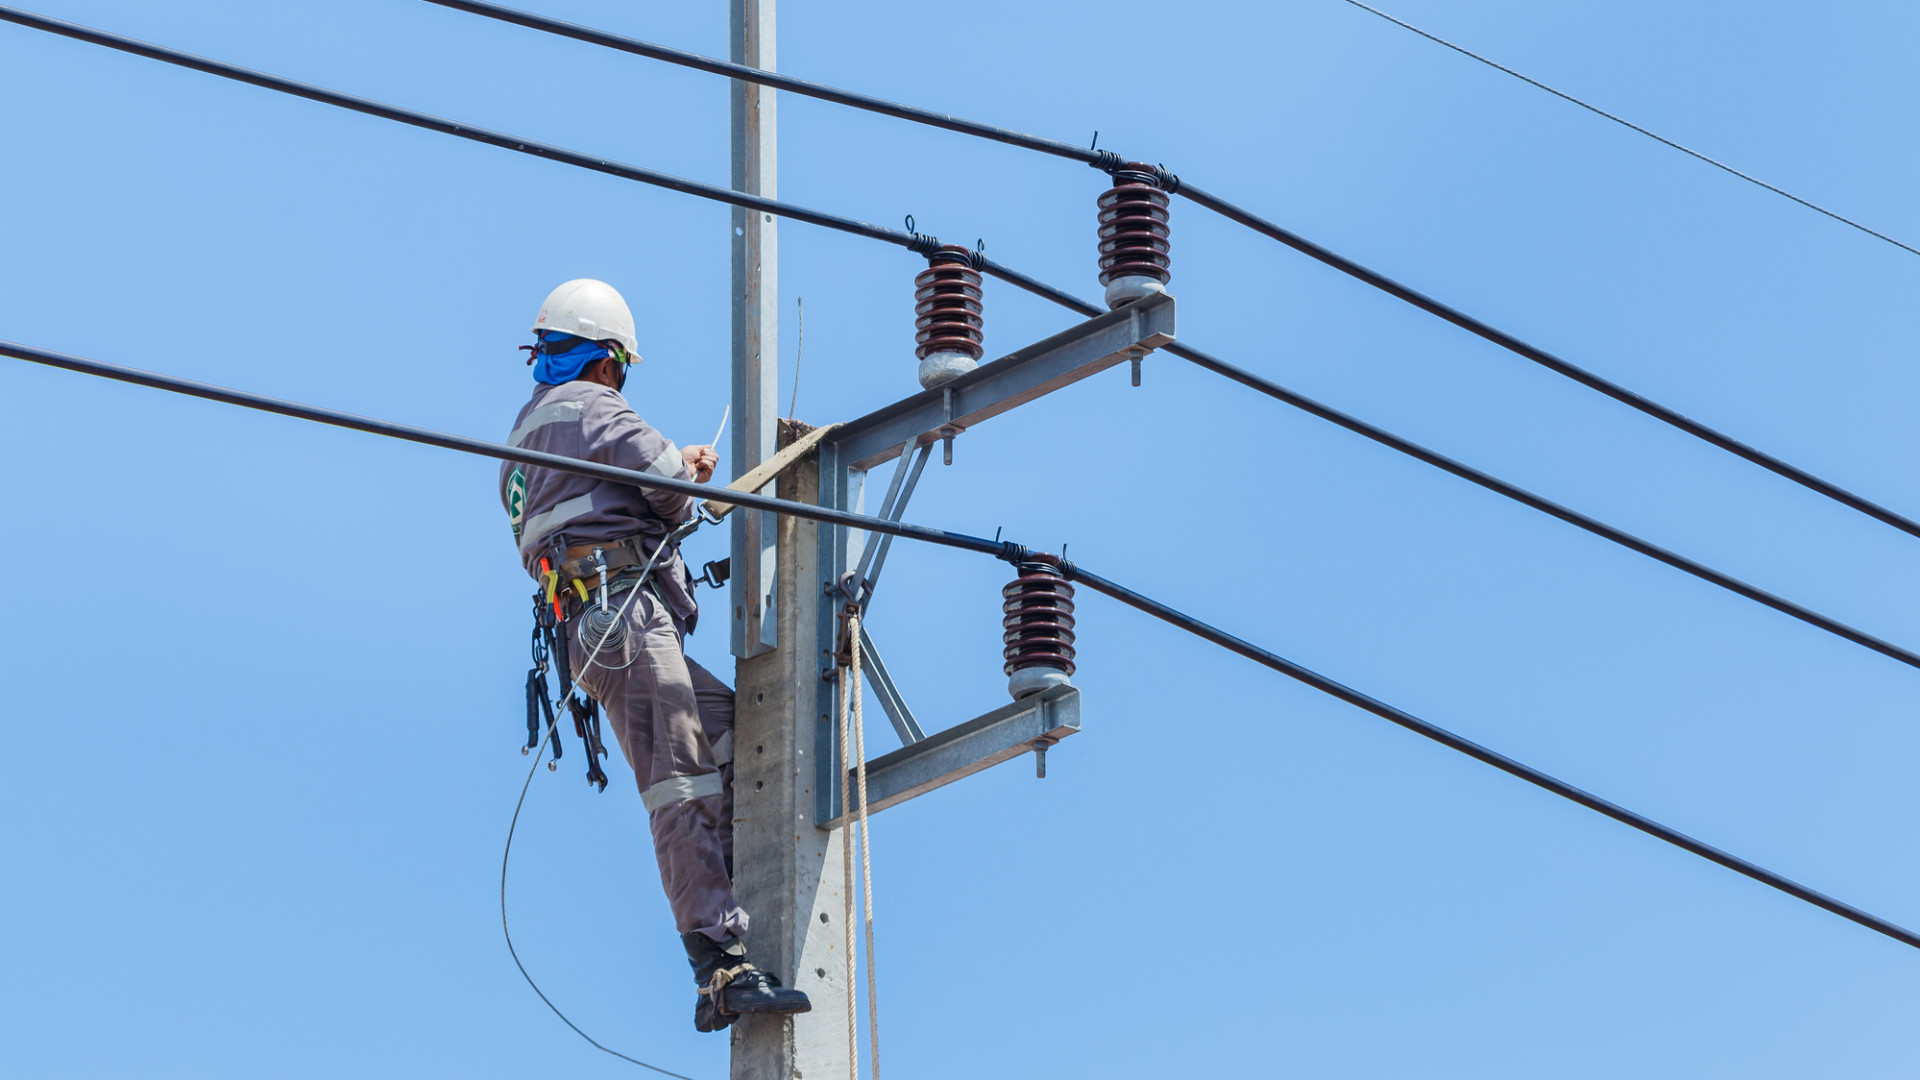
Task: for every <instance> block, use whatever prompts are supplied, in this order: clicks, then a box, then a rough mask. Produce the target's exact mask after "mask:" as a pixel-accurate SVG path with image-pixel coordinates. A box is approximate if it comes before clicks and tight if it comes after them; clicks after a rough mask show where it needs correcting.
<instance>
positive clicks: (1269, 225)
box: [426, 0, 1920, 537]
mask: <svg viewBox="0 0 1920 1080" xmlns="http://www.w3.org/2000/svg"><path fill="white" fill-rule="evenodd" d="M426 2H427V3H430V4H438V5H439V6H441V7H449V8H456V9H458V10H460V11H466V12H470V13H472V14H475V15H482V16H485V17H487V18H491V19H498V20H500V21H502V22H509V23H514V24H516V25H519V26H524V27H528V28H530V29H534V30H541V31H545V32H547V33H551V34H557V35H560V36H562V37H568V38H573V39H575V40H578V41H583V42H587V43H589V44H593V45H599V46H603V47H605V48H609V49H616V50H619V51H621V52H628V53H632V54H634V55H636V56H644V57H647V58H649V59H654V60H661V61H665V62H667V63H670V64H678V65H680V66H682V67H690V68H695V69H697V70H700V71H707V72H712V73H714V74H718V75H726V76H728V77H729V78H735V79H740V80H743V81H745V82H751V83H755V84H757V85H760V86H767V87H772V88H774V89H777V90H786V91H788V92H791V93H795V94H803V95H805V96H808V97H814V98H819V99H821V100H823V101H831V102H834V103H836V104H840V105H846V106H850V107H852V108H856V109H863V110H865V111H868V112H875V113H881V114H884V115H887V116H892V117H897V118H899V119H902V120H908V121H912V122H914V123H917V124H925V125H928V126H931V127H937V128H944V129H946V130H948V131H956V132H959V133H961V134H964V135H972V136H975V137H977V138H982V139H990V140H993V141H995V142H1000V143H1006V144H1008V145H1012V146H1018V147H1022V148H1024V149H1028V150H1034V151H1038V152H1040V153H1044V154H1051V155H1053V156H1055V157H1063V158H1068V159H1070V160H1073V161H1080V162H1084V163H1086V164H1088V165H1091V166H1093V167H1094V168H1097V169H1102V170H1104V171H1107V172H1113V171H1115V170H1117V169H1120V168H1122V167H1123V166H1124V163H1125V162H1126V161H1127V160H1128V159H1127V158H1125V157H1124V156H1122V155H1120V154H1116V153H1113V152H1111V151H1106V150H1095V149H1092V148H1083V147H1079V146H1074V145H1072V144H1070V143H1063V142H1060V141H1058V140H1056V139H1045V138H1041V137H1039V136H1037V135H1028V134H1024V133H1022V132H1018V131H1012V130H1009V129H1007V128H1002V127H995V126H993V125H991V124H982V123H977V122H975V121H972V120H963V119H960V118H958V117H954V116H949V115H947V114H945V113H939V112H933V111H931V110H928V109H919V108H915V107H912V106H908V105H902V104H900V103H898V102H892V101H887V100H884V99H882V98H877V97H871V96H869V95H866V94H859V93H855V92H853V91H850V90H842V89H839V88H836V87H831V86H823V85H821V84H819V83H814V82H808V81H806V80H804V79H796V78H794V77H792V76H789V75H781V74H778V73H776V72H771V71H765V70H763V69H760V68H754V67H748V66H746V65H744V64H733V63H728V62H727V61H724V60H718V59H715V58H713V57H710V56H701V55H699V54H697V53H690V52H686V51H683V50H680V49H673V48H668V47H667V46H664V45H658V44H655V43H653V42H649V41H640V40H638V39H635V38H629V37H623V36H621V35H619V34H611V33H608V32H606V31H604V30H595V29H592V28H590V27H585V26H580V25H578V24H576V23H569V22H563V21H561V20H559V19H550V18H547V17H545V16H542V15H535V14H533V13H531V12H526V11H519V10H516V9H514V8H509V7H503V6H501V5H499V4H489V3H480V2H476V0H426ZM1347 2H1349V3H1353V2H1354V0H1347ZM1359 6H1362V7H1365V5H1364V4H1362V5H1359ZM1368 10H1373V9H1371V8H1369V9H1368ZM1395 21H1398V20H1395ZM1402 25H1405V24H1402ZM1409 29H1412V28H1411V27H1409ZM1436 40H1438V39H1436ZM1443 44H1445V43H1444V42H1443ZM1463 51H1464V50H1463ZM1469 55H1471V54H1469ZM1475 59H1479V58H1478V57H1475ZM1502 70H1504V69H1502ZM1523 77H1524V76H1523ZM1529 81H1531V80H1529ZM1555 92H1556V93H1558V91H1555ZM1562 96H1565V95H1562ZM1569 100H1572V99H1569ZM1580 104H1584V102H1581V103H1580ZM1589 107H1591V106H1589ZM1596 111H1598V110H1596ZM1602 115H1606V114H1602ZM1610 118H1611V117H1610ZM1623 122H1624V121H1623ZM1636 130H1638V129H1636ZM1648 134H1651V133H1650V132H1649V133H1648ZM1654 137H1655V138H1658V136H1654ZM1662 141H1663V142H1664V141H1666V140H1662ZM1679 148H1680V149H1683V150H1684V149H1686V148H1685V147H1679ZM1687 152H1688V153H1693V152H1692V151H1690V150H1689V151H1687ZM1695 156H1696V157H1697V156H1700V155H1697V154H1696V155H1695ZM1705 160H1709V161H1711V160H1712V159H1705ZM1713 164H1716V165H1718V164H1719V163H1718V162H1713ZM1721 167H1722V168H1726V166H1721ZM1728 171H1733V170H1728ZM1737 175H1740V176H1743V177H1745V174H1744V173H1739V174H1737ZM1746 178H1747V179H1752V178H1751V177H1746ZM1156 179H1157V181H1158V183H1159V184H1160V185H1161V186H1162V187H1164V188H1166V190H1167V191H1169V192H1170V193H1172V194H1175V195H1182V196H1185V197H1186V198H1187V199H1189V200H1191V201H1192V202H1194V203H1197V204H1199V205H1200V206H1203V207H1205V208H1207V209H1209V210H1212V211H1213V212H1215V213H1217V214H1220V215H1221V216H1223V217H1225V218H1227V219H1228V220H1230V221H1234V222H1237V223H1238V224H1241V225H1244V226H1246V227H1248V228H1250V229H1253V230H1254V231H1256V232H1259V233H1261V234H1263V235H1265V236H1267V237H1269V238H1271V239H1274V240H1278V241H1279V242H1280V243H1282V244H1285V245H1287V246H1288V247H1290V248H1293V249H1294V250H1295V251H1298V252H1300V253H1301V254H1303V255H1305V256H1307V257H1308V258H1311V259H1315V260H1317V261H1319V262H1321V263H1323V264H1325V265H1327V266H1330V267H1332V268H1333V269H1335V270H1338V271H1340V272H1341V273H1343V274H1346V275H1348V276H1349V277H1352V278H1354V279H1355V280H1357V281H1361V282H1363V283H1365V284H1367V285H1371V286H1373V287H1374V288H1376V289H1379V290H1380V291H1382V292H1384V293H1386V294H1387V295H1389V296H1392V297H1394V298H1396V299H1399V300H1402V301H1405V302H1406V303H1408V304H1411V305H1413V306H1414V307H1417V308H1419V309H1420V310H1422V311H1425V312H1427V313H1428V314H1430V315H1433V316H1436V317H1438V318H1440V319H1444V320H1446V321H1447V322H1450V323H1452V324H1454V325H1455V326H1458V327H1460V328H1461V329H1463V330H1466V331H1467V332H1469V333H1471V334H1475V335H1477V336H1479V337H1481V338H1484V339H1485V340H1487V341H1490V342H1492V343H1493V344H1495V345H1498V346H1500V347H1501V348H1503V349H1506V350H1508V351H1509V352H1512V353H1514V354H1515V355H1517V356H1520V357H1522V358H1524V359H1527V360H1530V361H1532V362H1533V363H1536V364H1539V365H1540V366H1542V367H1544V368H1546V369H1548V370H1549V371H1552V372H1554V373H1556V374H1558V375H1561V376H1564V377H1566V378H1568V379H1572V380H1573V381H1575V382H1577V383H1580V384H1581V385H1583V386H1586V387H1588V388H1589V389H1592V390H1596V391H1598V392H1600V393H1602V394H1605V395H1606V396H1608V397H1610V398H1613V399H1614V400H1615V401H1618V402H1620V403H1622V404H1624V405H1626V406H1628V407H1630V408H1633V409H1637V410H1639V411H1640V412H1642V413H1645V414H1646V415H1648V416H1651V417H1653V418H1654V419H1656V420H1659V421H1660V422H1662V423H1665V424H1670V425H1672V426H1673V427H1676V428H1678V429H1680V430H1681V431H1684V432H1686V433H1687V434H1689V435H1692V436H1693V437H1695V438H1697V439H1701V440H1703V441H1705V442H1707V443H1709V444H1711V445H1713V446H1716V447H1719V448H1720V449H1721V450H1724V451H1726V452H1728V453H1730V454H1734V455H1735V456H1738V457H1741V458H1744V459H1746V460H1747V461H1749V462H1752V463H1753V464H1755V465H1758V466H1760V467H1761V468H1763V469H1766V470H1768V471H1769V472H1772V473H1775V474H1777V475H1779V476H1782V477H1785V478H1786V479H1788V480H1791V481H1793V482H1794V483H1796V484H1799V485H1801V486H1802V487H1805V488H1807V489H1808V490H1810V491H1814V492H1816V493H1818V494H1820V495H1822V496H1825V497H1826V498H1829V499H1832V500H1834V501H1835V502H1838V503H1840V504H1841V505H1843V506H1846V507H1849V508H1850V509H1853V510H1856V511H1859V512H1860V513H1863V514H1866V515H1867V516H1869V517H1872V518H1874V519H1876V520H1878V521H1881V522H1883V523H1885V524H1887V525H1891V526H1892V527H1894V528H1896V529H1899V530H1900V531H1902V532H1905V533H1907V534H1909V535H1912V536H1916V537H1920V521H1914V520H1913V519H1912V518H1909V517H1907V516H1905V515H1903V514H1900V513H1898V512H1896V511H1894V510H1891V509H1889V508H1887V507H1884V506H1881V505H1879V504H1878V503H1875V502H1873V501H1872V500H1870V499H1867V498H1865V497H1863V496H1861V495H1858V494H1855V493H1854V492H1852V491H1849V490H1847V489H1846V488H1843V487H1841V486H1840V485H1838V484H1835V483H1833V482H1831V481H1828V480H1824V479H1822V478H1820V477H1818V476H1816V475H1814V474H1813V473H1810V472H1808V471H1807V470H1805V469H1802V468H1800V467H1798V466H1796V465H1793V464H1790V463H1788V462H1786V461H1784V460H1782V459H1780V458H1777V457H1775V456H1773V455H1771V454H1768V453H1766V452H1764V451H1762V450H1759V449H1757V448H1755V447H1753V446H1749V445H1748V444H1746V443H1744V442H1742V441H1740V440H1739V439H1736V438H1734V437H1733V436H1731V435H1728V434H1725V433H1724V432H1721V431H1719V430H1717V429H1715V428H1712V427H1709V426H1707V425H1706V424H1703V423H1701V422H1700V421H1698V420H1694V419H1692V418H1691V417H1688V416H1687V415H1685V414H1684V413H1681V412H1680V411H1678V410H1676V409H1671V408H1668V407H1667V406H1665V405H1662V404H1660V403H1659V402H1657V401H1653V400H1652V399H1650V398H1647V397H1645V396H1643V395H1641V394H1638V393H1636V392H1634V391H1632V390H1629V389H1627V388H1626V387H1624V386H1621V385H1620V384H1618V383H1615V382H1613V381H1611V380H1609V379H1605V378H1602V377H1601V376H1600V375H1598V374H1595V373H1594V372H1591V371H1588V370H1586V369H1585V368H1582V367H1579V366H1578V365H1575V364H1573V363H1571V362H1569V361H1567V360H1564V359H1562V358H1560V357H1558V356H1555V355H1554V354H1552V353H1550V352H1547V351H1546V350H1545V349H1541V348H1539V347H1537V346H1534V345H1531V344H1529V343H1527V342H1525V341H1522V340H1521V339H1520V338H1518V337H1515V336H1514V335H1512V334H1509V333H1506V332H1505V331H1503V330H1499V329H1496V328H1495V327H1493V326H1491V325H1489V324H1487V323H1485V322H1483V321H1481V320H1479V319H1476V318H1474V317H1473V316H1471V315H1468V314H1466V313H1465V312H1462V311H1460V310H1458V309H1456V308H1453V307H1451V306H1449V305H1447V304H1443V303H1441V302H1440V301H1438V300H1435V299H1434V298H1432V297H1430V296H1428V295H1426V294H1425V293H1422V292H1420V291H1418V290H1416V289H1413V288H1410V287H1408V286H1406V285H1403V284H1401V283H1400V282H1398V281H1395V280H1394V279H1392V278H1390V277H1387V276H1386V275H1384V274H1381V273H1378V272H1377V271H1374V270H1372V269H1369V268H1368V267H1366V266H1363V265H1361V264H1360V263H1358V262H1355V261H1354V260H1352V259H1349V258H1347V257H1345V256H1343V255H1339V254H1336V253H1335V252H1333V251H1332V250H1330V249H1328V248H1326V247H1324V246H1322V245H1320V244H1316V243H1314V242H1313V241H1311V240H1308V239H1306V238H1305V237H1302V236H1300V235H1299V234H1297V233H1295V232H1293V231H1291V230H1289V229H1285V228H1282V227H1281V226H1279V225H1277V224H1275V223H1273V222H1271V221H1269V220H1267V219H1266V218H1264V217H1261V216H1260V215H1258V214H1255V213H1253V212H1252V211H1250V210H1247V209H1245V208H1243V207H1240V206H1237V205H1235V204H1234V203H1231V202H1228V201H1227V200H1225V199H1223V198H1221V197H1220V196H1218V195H1215V194H1213V193H1212V192H1209V191H1206V190H1204V189H1202V188H1200V187H1198V186H1196V185H1194V184H1193V183H1191V182H1189V181H1187V180H1185V179H1183V178H1181V177H1179V176H1177V175H1175V174H1174V173H1172V172H1169V171H1168V170H1166V169H1164V168H1161V169H1158V170H1156ZM1755 182H1756V183H1758V181H1755ZM1762 186H1767V185H1762ZM1772 190H1776V191H1777V190H1779V189H1777V188H1775V189H1772ZM1780 193H1781V194H1783V195H1785V194H1787V193H1786V192H1780ZM1787 197H1788V198H1794V197H1793V196H1791V195H1788V196H1787ZM1795 201H1802V200H1799V199H1795ZM1807 205H1809V206H1812V205H1813V204H1811V203H1808V204H1807ZM1814 209H1816V210H1819V209H1820V207H1817V206H1815V207H1814ZM1821 212H1822V213H1828V214H1829V216H1833V217H1838V215H1834V214H1831V213H1830V212H1829V211H1825V210H1821ZM1839 220H1841V221H1847V219H1845V218H1840V219H1839ZM1847 224H1849V225H1853V224H1855V223H1854V222H1851V221H1847ZM1856 227H1861V226H1857V225H1856ZM1866 231H1867V232H1872V230H1871V229H1868V230H1866ZM1873 235H1875V236H1880V234H1879V233H1874V234H1873ZM1881 239H1883V240H1888V239H1890V238H1888V237H1885V236H1881ZM1890 242H1892V243H1895V244H1899V241H1890ZM1899 246H1901V247H1906V245H1904V244H1899ZM1908 250H1912V249H1908Z"/></svg>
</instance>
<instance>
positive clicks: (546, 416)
mask: <svg viewBox="0 0 1920 1080" xmlns="http://www.w3.org/2000/svg"><path fill="white" fill-rule="evenodd" d="M586 408H587V406H586V403H585V402H580V401H554V402H549V403H548V404H545V405H542V406H540V407H539V408H537V409H535V410H533V411H532V412H530V413H528V414H527V418H526V419H525V420H522V421H520V426H519V427H517V428H514V429H513V434H511V435H509V436H507V445H508V446H519V445H520V443H521V442H522V441H523V440H525V439H526V437H527V436H529V435H531V434H533V433H534V432H535V431H537V430H538V429H540V428H543V427H546V426H547V425H548V424H558V423H563V422H567V421H577V420H579V419H580V414H581V413H582V412H584V411H586Z"/></svg>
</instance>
